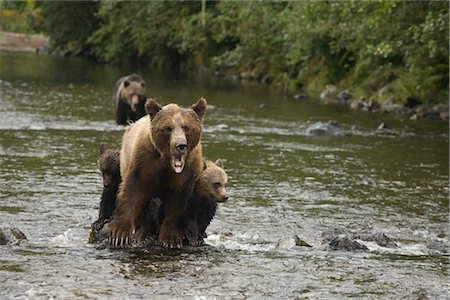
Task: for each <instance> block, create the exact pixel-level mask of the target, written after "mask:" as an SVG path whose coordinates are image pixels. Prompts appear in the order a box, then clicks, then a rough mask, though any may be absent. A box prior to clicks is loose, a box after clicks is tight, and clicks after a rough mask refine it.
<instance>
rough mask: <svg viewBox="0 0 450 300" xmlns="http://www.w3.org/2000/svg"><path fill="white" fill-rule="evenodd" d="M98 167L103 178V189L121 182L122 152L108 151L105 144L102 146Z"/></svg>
mask: <svg viewBox="0 0 450 300" xmlns="http://www.w3.org/2000/svg"><path fill="white" fill-rule="evenodd" d="M97 166H98V169H99V170H100V172H102V177H103V187H105V188H107V187H110V186H112V185H115V184H119V182H120V151H119V150H114V149H106V145H105V144H101V145H100V156H99V158H98V160H97Z"/></svg>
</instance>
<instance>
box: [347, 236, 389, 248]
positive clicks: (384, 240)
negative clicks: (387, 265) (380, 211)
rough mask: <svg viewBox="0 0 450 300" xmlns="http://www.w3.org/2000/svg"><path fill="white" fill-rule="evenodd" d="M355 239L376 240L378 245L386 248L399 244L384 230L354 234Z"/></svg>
mask: <svg viewBox="0 0 450 300" xmlns="http://www.w3.org/2000/svg"><path fill="white" fill-rule="evenodd" d="M352 238H353V239H357V240H361V241H366V242H375V243H377V245H378V246H381V247H386V248H397V247H398V246H397V244H396V243H395V242H394V241H393V240H391V239H390V238H389V237H387V236H386V235H385V234H384V233H382V232H373V233H360V234H353V235H352Z"/></svg>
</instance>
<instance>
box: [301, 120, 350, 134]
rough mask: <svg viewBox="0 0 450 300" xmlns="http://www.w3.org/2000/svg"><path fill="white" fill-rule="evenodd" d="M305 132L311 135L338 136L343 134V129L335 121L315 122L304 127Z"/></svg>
mask: <svg viewBox="0 0 450 300" xmlns="http://www.w3.org/2000/svg"><path fill="white" fill-rule="evenodd" d="M306 134H308V135H312V136H339V135H345V131H344V130H342V128H341V127H340V126H339V123H338V122H336V121H328V122H316V123H313V124H311V125H310V126H308V128H306Z"/></svg>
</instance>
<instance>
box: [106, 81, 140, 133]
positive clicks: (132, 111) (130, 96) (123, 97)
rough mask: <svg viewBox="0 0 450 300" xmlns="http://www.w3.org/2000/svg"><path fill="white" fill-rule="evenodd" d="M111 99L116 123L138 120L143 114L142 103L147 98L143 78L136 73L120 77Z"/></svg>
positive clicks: (124, 123)
mask: <svg viewBox="0 0 450 300" xmlns="http://www.w3.org/2000/svg"><path fill="white" fill-rule="evenodd" d="M113 100H114V103H115V106H116V123H117V125H126V124H127V122H130V121H131V122H135V121H137V120H139V119H140V118H141V117H143V116H144V115H145V109H144V105H145V101H146V100H147V90H146V89H145V82H144V80H143V79H142V78H141V77H140V76H139V75H137V74H131V75H128V76H124V77H122V78H120V79H119V80H118V81H117V83H116V86H115V89H114V94H113Z"/></svg>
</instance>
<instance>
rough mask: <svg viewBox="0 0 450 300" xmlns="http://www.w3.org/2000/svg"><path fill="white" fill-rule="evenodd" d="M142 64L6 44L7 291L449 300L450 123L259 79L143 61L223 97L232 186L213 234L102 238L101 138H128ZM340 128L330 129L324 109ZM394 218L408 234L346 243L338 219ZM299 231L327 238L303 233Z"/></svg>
mask: <svg viewBox="0 0 450 300" xmlns="http://www.w3.org/2000/svg"><path fill="white" fill-rule="evenodd" d="M133 71H135V70H133V69H129V68H116V67H111V66H107V65H99V64H93V63H91V62H89V61H85V60H81V59H64V58H57V57H46V56H35V55H34V54H8V53H0V88H1V94H0V164H1V165H0V225H1V226H3V227H4V228H7V227H11V226H17V227H18V228H19V229H21V230H22V231H23V233H25V235H26V236H27V240H26V241H23V242H21V243H12V244H8V245H4V246H0V254H1V256H0V298H1V299H11V298H19V299H22V298H30V299H41V298H42V299H48V298H55V299H85V298H100V299H124V298H128V299H137V298H147V299H149V298H168V299H173V298H175V299H211V298H232V299H247V298H250V299H262V298H275V299H294V298H298V299H303V298H312V299H343V298H364V299H379V298H383V299H405V298H406V299H446V298H447V296H448V292H449V282H448V278H449V277H448V276H449V256H448V248H447V247H448V243H449V227H448V226H449V223H448V222H449V215H448V214H449V199H448V196H449V187H448V183H449V149H448V143H449V138H448V122H441V121H409V120H407V119H404V118H402V117H398V116H388V115H381V114H380V115H378V114H371V113H364V112H353V111H350V110H348V109H346V108H343V107H333V106H325V105H320V104H314V103H313V101H311V100H310V101H305V102H297V101H294V100H291V99H290V98H286V97H284V96H283V95H281V94H279V93H277V92H275V91H272V90H271V89H269V88H267V87H263V86H258V85H251V84H233V83H229V82H223V81H216V80H209V81H194V80H176V79H173V78H170V76H157V75H154V74H150V72H145V71H144V70H140V71H139V73H140V74H141V75H142V76H143V77H144V78H145V79H146V81H147V86H148V90H149V94H150V95H151V96H152V97H154V98H156V99H157V100H158V101H159V102H160V103H161V104H166V103H169V102H177V103H179V104H182V105H184V106H187V105H190V104H192V103H194V102H195V101H197V100H198V98H200V97H201V96H204V97H205V98H206V99H207V100H208V104H209V106H208V109H207V114H206V117H205V124H204V133H203V138H202V143H203V148H204V155H205V156H206V157H207V158H210V159H216V158H222V159H223V160H224V163H225V168H226V171H227V173H228V175H229V188H228V190H229V193H230V195H231V198H230V200H229V201H227V202H226V203H224V204H221V205H219V209H218V211H217V214H216V217H215V218H214V220H213V222H212V224H211V225H210V227H209V228H208V229H207V233H208V238H207V239H206V244H207V246H205V247H200V248H195V249H193V248H188V249H182V250H160V249H156V250H155V249H152V250H128V251H127V250H118V251H111V250H108V249H99V248H98V247H97V246H96V245H93V244H89V243H88V242H87V241H88V234H89V230H90V224H91V223H92V222H93V221H95V220H96V217H97V216H98V205H99V199H100V195H101V189H102V184H101V177H100V174H99V172H98V171H97V168H96V159H97V156H98V147H99V145H100V144H101V143H106V144H107V145H108V146H110V147H117V148H119V147H120V139H121V135H122V132H123V127H120V126H116V125H115V122H114V108H113V104H112V99H111V95H112V89H113V86H114V84H115V81H116V80H117V79H118V78H119V77H120V76H122V75H125V74H128V73H131V72H133ZM329 120H334V121H337V122H338V123H339V124H340V129H339V132H338V133H339V134H337V135H332V136H315V135H313V134H311V133H310V131H309V130H308V128H309V126H311V125H312V124H313V123H315V122H327V121H329ZM382 122H385V123H386V124H387V125H388V126H389V128H390V131H388V132H377V131H376V128H377V126H378V125H379V124H380V123H382ZM333 230H340V231H341V232H342V231H346V232H349V233H354V234H358V233H362V232H366V233H367V232H369V233H374V232H378V233H383V234H385V235H386V236H387V237H389V238H390V239H391V240H392V241H393V242H395V244H396V245H397V247H384V246H380V245H378V244H377V243H375V242H370V241H359V242H360V243H362V244H363V245H365V246H366V247H367V249H368V250H367V251H346V250H336V251H332V250H331V249H330V248H329V247H328V246H327V244H326V242H323V239H324V237H323V234H324V233H329V232H332V231H333ZM294 236H298V237H299V238H300V239H301V240H303V241H304V242H306V243H308V244H309V245H310V246H312V247H304V246H297V245H296V244H295V240H294V238H293V237H294Z"/></svg>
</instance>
